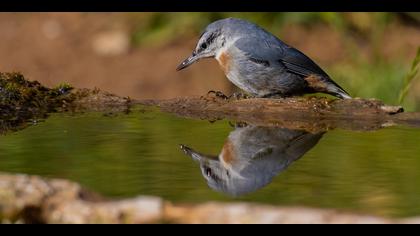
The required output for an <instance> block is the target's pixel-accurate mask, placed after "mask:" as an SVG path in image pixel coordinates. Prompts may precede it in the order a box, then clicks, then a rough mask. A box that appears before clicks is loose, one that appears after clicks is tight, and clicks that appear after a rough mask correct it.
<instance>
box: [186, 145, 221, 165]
mask: <svg viewBox="0 0 420 236" xmlns="http://www.w3.org/2000/svg"><path fill="white" fill-rule="evenodd" d="M179 146H180V148H181V150H182V151H184V153H185V154H186V155H187V156H190V157H191V158H192V159H193V160H194V161H197V162H203V161H206V160H218V157H217V156H209V155H204V154H201V153H198V152H196V151H195V150H194V149H192V148H189V147H187V146H185V145H182V144H181V145H179Z"/></svg>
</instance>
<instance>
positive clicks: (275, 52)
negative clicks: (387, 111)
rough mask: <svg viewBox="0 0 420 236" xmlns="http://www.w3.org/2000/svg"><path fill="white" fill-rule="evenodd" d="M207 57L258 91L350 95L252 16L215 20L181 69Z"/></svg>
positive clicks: (275, 94) (245, 86)
mask: <svg viewBox="0 0 420 236" xmlns="http://www.w3.org/2000/svg"><path fill="white" fill-rule="evenodd" d="M204 58H215V59H216V60H217V61H218V63H219V65H220V67H221V68H222V70H223V71H224V73H225V75H226V77H227V78H228V79H229V80H230V81H231V82H232V83H233V84H234V85H236V86H237V87H239V88H240V89H241V90H243V91H245V92H246V93H248V94H250V95H251V96H254V97H261V98H275V97H290V96H301V95H304V94H311V93H325V94H330V95H333V96H335V97H338V98H341V99H351V96H350V95H349V94H348V93H347V92H346V91H345V90H344V89H343V88H342V87H340V86H339V85H338V84H337V83H336V82H334V81H333V80H332V79H331V78H330V76H328V74H327V73H326V72H325V71H324V70H322V69H321V68H320V67H319V66H318V65H317V64H316V63H315V62H314V61H313V60H311V59H310V58H309V57H308V56H306V55H305V54H303V53H302V52H301V51H299V50H298V49H296V48H293V47H292V46H289V45H287V44H286V43H284V42H283V41H281V40H280V39H279V38H277V37H276V36H274V35H273V34H271V33H270V32H268V31H266V30H265V29H263V28H261V27H260V26H258V25H256V24H255V23H252V22H250V21H247V20H243V19H238V18H232V17H230V18H225V19H221V20H217V21H214V22H213V23H210V24H209V25H208V26H207V27H206V28H205V30H204V31H203V33H202V34H201V36H200V37H199V40H198V42H197V44H196V47H195V49H194V50H193V52H192V54H191V56H189V57H188V58H187V59H185V60H184V61H183V62H182V63H181V64H180V65H179V66H178V67H177V68H176V70H177V71H180V70H183V69H185V68H187V67H188V66H190V65H192V64H193V63H194V62H197V61H199V60H200V59H204Z"/></svg>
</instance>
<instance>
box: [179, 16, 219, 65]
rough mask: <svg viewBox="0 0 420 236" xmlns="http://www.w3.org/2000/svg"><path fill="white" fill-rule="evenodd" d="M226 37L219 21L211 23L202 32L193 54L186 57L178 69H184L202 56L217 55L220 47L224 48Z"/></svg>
mask: <svg viewBox="0 0 420 236" xmlns="http://www.w3.org/2000/svg"><path fill="white" fill-rule="evenodd" d="M224 43H225V37H224V36H223V30H222V26H221V25H220V24H217V22H215V23H213V24H210V25H209V26H207V28H206V29H205V30H204V32H203V33H202V34H201V36H200V39H199V40H198V42H197V45H196V47H195V49H194V50H193V52H192V54H191V56H189V57H188V58H187V59H185V60H184V61H183V62H182V63H181V64H180V65H179V66H178V67H177V70H178V71H179V70H182V69H185V68H187V67H188V66H190V65H191V64H193V63H194V62H196V61H198V60H200V59H202V58H210V57H215V56H216V54H217V53H218V51H219V50H220V49H222V48H223V46H224Z"/></svg>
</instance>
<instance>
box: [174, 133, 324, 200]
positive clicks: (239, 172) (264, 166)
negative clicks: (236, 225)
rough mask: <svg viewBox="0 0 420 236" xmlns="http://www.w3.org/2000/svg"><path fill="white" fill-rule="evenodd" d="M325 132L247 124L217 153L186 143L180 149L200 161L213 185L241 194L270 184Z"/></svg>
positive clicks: (215, 188)
mask: <svg viewBox="0 0 420 236" xmlns="http://www.w3.org/2000/svg"><path fill="white" fill-rule="evenodd" d="M323 134H324V133H323V132H321V133H316V134H313V133H308V132H306V131H299V130H290V129H285V128H276V127H258V126H251V125H248V126H245V127H237V128H236V129H235V130H234V131H232V132H231V133H230V134H229V136H228V138H227V140H226V141H225V143H224V145H223V148H222V151H221V152H220V154H219V155H218V156H211V155H205V154H202V153H199V152H196V151H194V150H193V149H191V148H189V147H187V146H185V145H181V149H182V150H183V151H184V152H185V153H186V154H187V155H188V156H190V157H192V159H193V160H195V161H197V162H199V163H200V168H201V172H202V175H203V176H204V178H205V179H206V180H207V184H208V185H209V187H210V188H212V189H214V190H216V191H219V192H223V193H226V194H228V195H232V196H240V195H243V194H247V193H250V192H254V191H256V190H257V189H260V188H262V187H264V186H265V185H267V184H269V183H270V182H271V181H272V179H273V178H274V177H275V176H276V175H278V174H279V173H280V172H281V171H283V170H285V169H286V168H287V167H288V166H289V165H290V164H291V163H292V162H293V161H295V160H297V159H299V158H300V157H301V156H303V155H304V154H305V153H306V152H307V151H309V150H310V149H311V148H313V147H314V146H315V145H316V144H317V143H318V141H319V140H320V139H321V137H322V135H323Z"/></svg>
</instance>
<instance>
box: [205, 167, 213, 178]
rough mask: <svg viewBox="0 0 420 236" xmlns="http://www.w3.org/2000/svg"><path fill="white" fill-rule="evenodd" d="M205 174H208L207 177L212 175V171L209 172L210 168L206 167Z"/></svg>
mask: <svg viewBox="0 0 420 236" xmlns="http://www.w3.org/2000/svg"><path fill="white" fill-rule="evenodd" d="M205 172H206V175H207V176H208V177H211V176H212V172H211V169H210V168H206V171H205Z"/></svg>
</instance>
